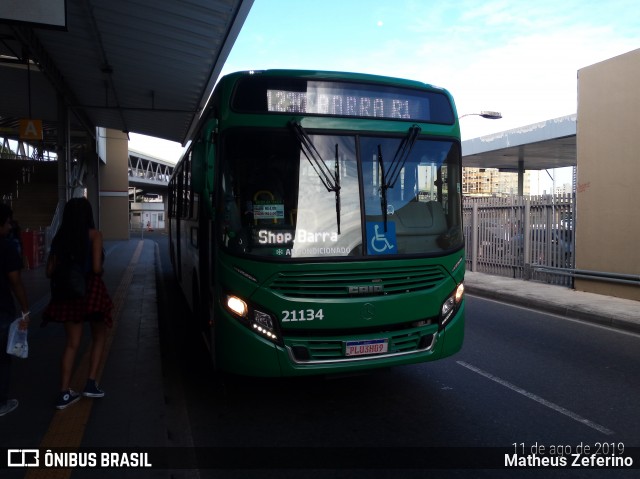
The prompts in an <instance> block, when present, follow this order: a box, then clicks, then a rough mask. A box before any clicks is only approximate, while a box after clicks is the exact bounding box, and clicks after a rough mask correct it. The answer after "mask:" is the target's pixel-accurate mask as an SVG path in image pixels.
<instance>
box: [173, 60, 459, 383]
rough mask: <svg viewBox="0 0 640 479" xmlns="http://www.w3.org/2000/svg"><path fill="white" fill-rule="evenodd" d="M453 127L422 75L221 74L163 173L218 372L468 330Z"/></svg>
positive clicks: (407, 354)
mask: <svg viewBox="0 0 640 479" xmlns="http://www.w3.org/2000/svg"><path fill="white" fill-rule="evenodd" d="M461 181H462V167H461V149H460V128H459V125H458V118H457V114H456V109H455V105H454V102H453V99H452V97H451V95H450V94H449V93H448V92H447V91H446V90H444V89H442V88H437V87H434V86H431V85H427V84H424V83H419V82H415V81H409V80H401V79H396V78H388V77H382V76H374V75H365V74H356V73H338V72H323V71H294V70H265V71H250V72H239V73H233V74H230V75H227V76H225V77H223V78H221V79H220V81H219V83H218V84H217V86H216V88H215V90H214V93H213V95H212V97H211V100H210V102H209V106H208V107H207V109H206V111H205V112H204V113H203V115H202V121H201V122H200V124H199V126H198V128H197V129H196V133H195V135H194V137H193V138H192V140H191V142H190V145H189V147H188V148H187V149H186V151H185V154H184V156H183V157H182V158H181V159H180V161H179V162H178V163H177V164H176V167H175V169H174V172H173V175H172V177H171V179H170V183H169V201H168V217H169V248H170V256H171V260H172V264H173V268H174V271H175V274H176V277H177V280H178V282H179V284H180V287H181V289H182V291H183V292H184V295H185V297H186V300H187V302H188V303H189V306H190V308H191V310H192V313H193V314H192V316H193V318H194V320H195V322H196V324H197V327H198V328H200V329H201V330H202V332H203V335H204V337H205V339H206V341H207V344H208V346H209V349H210V351H211V355H212V359H213V361H214V363H215V365H216V367H217V368H219V369H220V370H222V371H226V372H231V373H236V374H242V375H249V376H299V375H311V374H334V373H348V372H353V371H361V370H366V369H373V368H382V367H390V366H398V365H406V364H413V363H418V362H423V361H432V360H436V359H440V358H443V357H446V356H449V355H451V354H453V353H455V352H457V351H458V350H459V349H460V348H461V346H462V342H463V336H464V309H465V307H464V305H465V299H464V286H463V280H464V271H465V260H464V258H465V254H464V238H463V233H462V194H461V191H462V187H461Z"/></svg>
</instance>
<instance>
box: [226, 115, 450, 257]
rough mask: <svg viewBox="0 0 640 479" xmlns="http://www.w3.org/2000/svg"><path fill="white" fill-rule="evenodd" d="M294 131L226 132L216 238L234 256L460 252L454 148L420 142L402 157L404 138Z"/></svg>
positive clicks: (445, 143) (436, 142) (446, 143)
mask: <svg viewBox="0 0 640 479" xmlns="http://www.w3.org/2000/svg"><path fill="white" fill-rule="evenodd" d="M298 127H299V126H298ZM294 130H295V131H287V130H284V131H283V130H266V129H265V130H257V129H251V131H250V132H249V131H247V129H242V130H240V129H238V130H228V131H227V132H226V133H225V134H224V136H223V138H222V156H223V158H226V160H225V163H224V164H223V167H222V177H221V184H220V194H221V195H222V198H221V200H222V201H220V202H219V203H218V204H219V205H220V208H221V209H222V211H220V212H219V214H220V215H221V216H222V222H221V224H220V228H219V233H220V235H221V240H222V244H223V245H224V246H225V247H226V248H227V249H228V250H229V251H230V252H232V253H234V254H241V255H253V256H270V257H272V258H274V259H277V258H281V259H283V260H286V259H292V258H297V259H300V258H313V259H318V258H325V259H336V258H350V259H356V258H362V257H368V256H374V255H375V256H379V255H381V256H389V257H398V256H402V255H413V256H415V255H422V256H436V255H441V254H444V253H445V252H451V251H452V250H455V249H458V248H460V247H462V241H463V236H462V230H461V215H460V209H461V203H460V191H461V187H460V182H461V177H460V171H461V168H460V150H459V144H458V143H457V142H454V141H450V140H433V139H422V138H420V137H419V136H418V137H417V139H415V138H414V140H415V141H413V142H412V144H411V147H410V148H409V149H406V148H404V146H403V141H405V140H406V139H405V138H402V137H387V136H375V135H358V136H355V135H343V134H340V135H338V134H320V133H315V132H314V133H313V134H308V133H307V132H306V131H304V130H303V129H302V128H301V127H299V128H298V129H297V130H296V129H295V128H294ZM249 137H250V138H251V141H247V138H249ZM403 149H405V151H406V155H405V157H404V158H403V159H399V158H398V151H399V150H403Z"/></svg>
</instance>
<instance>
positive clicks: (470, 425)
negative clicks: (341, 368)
mask: <svg viewBox="0 0 640 479" xmlns="http://www.w3.org/2000/svg"><path fill="white" fill-rule="evenodd" d="M164 241H166V240H165V239H160V240H159V242H160V252H161V259H162V274H161V280H162V284H159V286H158V287H159V294H158V297H159V299H160V301H161V304H160V305H159V308H158V309H159V312H160V321H161V339H162V348H163V368H164V369H165V370H166V373H165V374H166V378H167V384H166V388H167V397H169V398H170V401H169V402H168V403H169V411H168V416H167V417H168V422H169V429H170V437H171V438H172V441H173V444H174V445H176V446H196V447H237V448H248V449H242V450H246V451H247V452H248V454H247V456H250V451H252V450H255V451H259V452H261V453H264V451H265V450H266V451H272V452H274V454H276V456H277V457H278V458H279V459H282V460H283V462H286V454H288V453H289V452H288V451H289V450H290V451H291V454H292V455H295V454H302V455H303V456H304V455H307V457H306V458H307V459H311V460H310V462H309V464H310V466H309V467H310V468H312V469H314V470H311V471H305V472H304V473H301V471H299V470H297V469H296V470H292V469H288V468H286V467H283V470H277V471H275V470H273V469H271V468H272V467H273V464H272V462H273V461H269V469H268V470H255V469H252V470H250V471H247V470H243V466H246V464H248V462H245V461H244V460H243V457H241V456H240V455H238V457H237V459H238V465H237V469H236V468H228V469H225V470H222V471H220V470H216V471H212V470H201V471H199V472H195V471H192V472H191V473H190V475H189V477H203V478H204V477H216V478H219V477H261V478H265V477H279V478H280V477H296V478H297V477H318V478H325V477H376V478H378V477H403V478H404V477H545V478H548V477H562V478H564V477H599V478H601V477H637V474H638V470H637V469H635V470H634V469H631V470H629V469H610V468H609V469H599V470H596V469H584V468H567V469H552V470H550V469H545V468H538V469H531V468H528V469H521V470H520V469H519V470H513V469H511V470H484V471H480V470H454V469H444V470H442V469H441V470H438V471H436V472H435V473H434V472H433V471H428V470H425V468H424V461H416V462H415V463H413V462H412V459H411V458H410V457H409V459H408V460H407V461H405V462H403V463H402V464H400V463H399V464H398V467H399V469H397V470H387V469H384V470H383V469H379V468H375V469H371V468H366V466H363V468H354V467H353V466H351V465H350V464H351V462H350V461H349V460H348V459H347V460H346V461H345V460H344V459H340V455H338V456H337V457H336V456H335V455H332V454H334V453H336V452H338V453H340V452H341V451H347V453H348V452H349V451H351V452H353V453H354V454H360V453H362V454H363V456H364V460H366V458H367V457H370V458H371V459H372V460H373V459H375V460H379V459H380V458H379V457H376V455H378V454H382V455H384V454H386V455H388V458H389V461H392V460H395V458H397V459H398V460H400V459H403V458H404V459H406V458H405V456H403V454H411V453H414V454H419V453H421V452H426V453H428V454H432V453H433V452H432V450H431V449H424V450H420V449H418V450H411V449H409V448H416V447H417V448H436V447H454V448H471V449H459V450H456V449H453V450H448V452H447V454H449V455H451V456H452V457H451V461H452V462H456V457H455V451H460V454H466V453H468V452H469V451H472V452H473V451H476V453H477V451H480V453H482V451H488V452H491V451H492V449H490V448H510V449H511V448H513V449H515V450H517V451H518V453H521V452H522V451H525V452H527V453H528V452H530V451H531V449H532V448H539V447H541V446H543V447H544V448H545V449H546V452H549V451H550V449H551V448H554V450H555V452H556V455H557V456H563V455H564V456H565V457H567V458H568V459H570V458H569V456H567V455H565V454H564V453H562V452H561V451H568V449H567V448H570V449H571V451H570V452H572V453H574V452H576V451H577V450H578V448H584V447H585V446H589V447H590V448H591V450H590V452H596V449H598V448H600V451H601V452H604V449H603V448H604V447H605V446H604V445H606V447H607V450H608V451H609V449H615V450H616V451H617V453H618V454H619V455H622V456H624V452H623V451H622V450H621V448H626V449H627V451H628V450H629V449H628V448H631V447H638V446H640V427H638V426H639V417H640V412H639V410H638V406H637V398H638V397H640V383H639V381H638V380H637V371H639V370H640V336H638V335H633V334H629V333H624V332H620V331H617V330H610V329H605V328H602V327H598V326H593V325H591V324H586V323H581V322H576V321H570V320H566V319H562V318H559V317H555V316H551V315H547V314H542V313H539V312H537V311H531V310H527V309H524V308H519V307H513V306H510V305H506V304H503V303H499V302H495V301H489V300H485V299H481V298H477V297H471V296H469V297H468V298H467V301H468V303H467V328H466V336H465V344H464V347H463V350H462V351H461V352H460V353H458V354H457V355H455V356H453V357H451V358H447V359H445V360H442V361H438V362H433V363H425V364H420V365H414V366H406V367H401V368H393V369H390V370H382V371H376V372H373V373H367V374H364V375H355V376H351V377H340V378H304V379H283V380H277V379H276V380H274V379H241V378H229V377H220V376H219V375H216V374H214V372H213V370H212V367H211V364H210V363H209V361H208V356H207V352H206V349H205V348H204V346H203V343H202V342H201V341H200V338H199V337H198V335H197V333H195V332H194V331H192V330H190V329H189V328H185V327H184V326H181V318H184V316H185V310H186V306H185V303H184V301H183V299H182V298H181V296H180V294H179V293H178V289H177V286H176V283H175V280H174V279H173V275H172V272H171V269H170V265H169V262H168V256H167V254H166V250H167V249H166V244H165V243H164ZM612 445H613V446H612ZM319 447H322V448H327V449H326V454H327V456H326V457H317V455H316V457H313V458H310V457H308V456H309V455H310V454H316V453H317V452H318V451H320V453H324V450H322V449H317V448H319ZM252 448H255V449H252ZM264 448H273V449H264ZM287 448H291V449H287ZM510 449H509V450H510ZM231 451H232V452H231V454H236V455H237V450H235V449H233V450H231ZM283 451H284V452H283ZM429 451H431V452H429ZM451 451H454V453H453V454H452V453H451ZM522 455H524V454H522ZM609 455H611V451H609ZM437 459H441V458H437ZM292 460H294V459H292ZM303 462H304V461H303ZM374 462H376V461H374ZM383 462H384V461H383ZM376 463H377V462H376ZM347 464H349V466H348V467H346V468H345V467H342V466H345V465H347ZM414 466H415V467H414ZM635 467H636V468H637V467H640V465H639V464H636V465H635ZM185 474H186V473H185Z"/></svg>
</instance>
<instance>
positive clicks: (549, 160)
mask: <svg viewBox="0 0 640 479" xmlns="http://www.w3.org/2000/svg"><path fill="white" fill-rule="evenodd" d="M576 118H577V116H576V115H568V116H563V117H560V118H555V119H553V120H547V121H543V122H540V123H534V124H532V125H527V126H523V127H519V128H514V129H512V130H506V131H503V132H500V133H494V134H492V135H486V136H481V137H478V138H473V139H470V140H465V141H463V142H462V166H465V167H472V168H498V169H500V170H501V171H507V172H509V171H511V172H517V171H525V170H546V169H553V168H563V167H567V166H576V165H577V154H576Z"/></svg>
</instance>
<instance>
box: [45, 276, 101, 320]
mask: <svg viewBox="0 0 640 479" xmlns="http://www.w3.org/2000/svg"><path fill="white" fill-rule="evenodd" d="M112 309H113V302H112V301H111V297H110V296H109V292H108V291H107V287H106V286H105V284H104V281H102V278H101V277H100V276H98V275H96V274H89V277H88V283H87V294H86V295H85V297H84V298H80V299H66V300H57V301H54V300H53V299H52V300H51V302H50V303H49V304H48V305H47V307H46V308H45V310H44V312H43V313H42V319H43V321H44V324H46V323H48V322H50V321H53V322H56V323H64V322H65V321H74V322H80V321H104V322H105V324H106V325H107V326H109V327H111V326H112V324H113V319H112V318H111V310H112Z"/></svg>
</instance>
